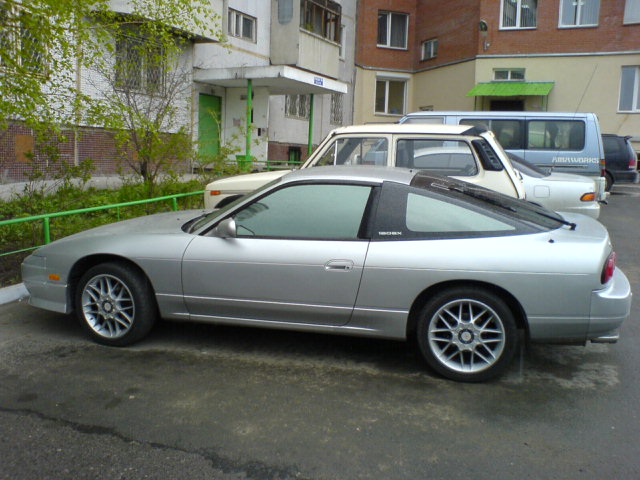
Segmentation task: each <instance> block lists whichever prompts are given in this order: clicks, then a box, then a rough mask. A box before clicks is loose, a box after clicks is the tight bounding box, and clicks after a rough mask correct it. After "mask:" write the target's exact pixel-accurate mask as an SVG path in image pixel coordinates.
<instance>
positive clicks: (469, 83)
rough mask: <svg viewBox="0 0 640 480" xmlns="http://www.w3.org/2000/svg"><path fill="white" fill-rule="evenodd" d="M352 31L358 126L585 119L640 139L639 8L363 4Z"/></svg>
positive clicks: (628, 2) (367, 0)
mask: <svg viewBox="0 0 640 480" xmlns="http://www.w3.org/2000/svg"><path fill="white" fill-rule="evenodd" d="M358 24H359V29H358V44H357V51H356V72H357V73H356V84H355V90H356V106H355V113H354V117H355V121H356V122H357V123H362V122H381V121H395V120H396V119H397V118H398V117H400V116H402V115H403V114H404V113H407V112H410V111H418V110H533V111H536V110H538V111H568V112H574V111H576V112H577V111H581V112H595V113H597V114H598V116H599V119H600V123H601V126H602V130H603V132H606V133H616V134H620V135H632V136H634V137H640V1H638V0H580V1H578V2H576V1H574V0H553V1H545V2H542V1H538V0H451V1H449V2H439V1H435V0H413V1H412V0H399V1H396V0H394V1H389V0H361V1H360V3H359V7H358ZM638 147H639V149H640V145H638Z"/></svg>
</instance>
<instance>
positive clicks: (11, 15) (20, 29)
mask: <svg viewBox="0 0 640 480" xmlns="http://www.w3.org/2000/svg"><path fill="white" fill-rule="evenodd" d="M42 28H45V27H44V22H43V21H42V19H40V18H38V17H36V16H33V15H30V14H28V13H26V12H24V11H21V9H20V8H19V7H18V6H16V5H9V4H7V3H5V2H0V49H1V50H0V66H3V67H5V68H9V69H11V68H15V69H19V68H20V67H22V68H24V69H26V70H29V71H31V72H33V73H36V74H44V73H45V72H46V60H45V50H44V48H45V47H43V45H42V44H41V42H40V41H39V40H38V34H37V32H38V30H39V29H42Z"/></svg>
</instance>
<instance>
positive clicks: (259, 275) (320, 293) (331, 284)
mask: <svg viewBox="0 0 640 480" xmlns="http://www.w3.org/2000/svg"><path fill="white" fill-rule="evenodd" d="M372 191H373V187H372V186H371V185H348V184H322V185H316V184H304V183H303V184H295V185H289V186H285V187H284V188H280V189H278V190H275V191H271V192H269V193H268V194H267V195H266V196H263V197H262V198H260V199H258V200H257V201H255V202H253V203H251V204H249V205H244V206H243V207H241V208H240V209H239V210H237V211H235V212H233V213H232V214H231V217H230V218H232V219H233V221H234V222H235V232H236V233H235V236H233V237H228V238H220V237H217V236H207V235H202V236H199V237H197V238H196V239H194V241H193V242H192V243H191V244H190V245H189V247H188V248H187V250H186V252H185V255H184V257H183V267H182V280H183V290H184V297H185V302H186V305H187V307H188V309H189V312H190V314H191V315H192V316H193V317H194V318H197V319H200V320H202V319H207V318H211V319H218V320H222V321H224V320H225V319H226V320H233V321H244V322H254V323H255V322H278V323H299V324H321V325H344V324H346V323H347V322H348V321H349V319H350V317H351V313H352V311H353V306H354V303H355V298H356V295H357V292H358V287H359V285H360V279H361V276H362V269H363V265H364V260H365V257H366V253H367V248H368V245H369V242H368V240H367V239H364V238H361V235H360V232H361V228H362V222H363V218H364V216H365V211H367V205H368V203H369V201H370V197H371V198H372Z"/></svg>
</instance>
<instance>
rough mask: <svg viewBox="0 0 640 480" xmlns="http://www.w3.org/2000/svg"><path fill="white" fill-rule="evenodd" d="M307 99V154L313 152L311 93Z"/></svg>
mask: <svg viewBox="0 0 640 480" xmlns="http://www.w3.org/2000/svg"><path fill="white" fill-rule="evenodd" d="M310 97H311V98H310V99H309V143H308V145H307V155H311V153H312V152H313V93H312V94H311V95H310Z"/></svg>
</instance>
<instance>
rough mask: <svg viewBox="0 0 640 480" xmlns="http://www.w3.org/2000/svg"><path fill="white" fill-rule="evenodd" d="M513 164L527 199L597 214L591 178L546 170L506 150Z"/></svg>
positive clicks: (597, 205)
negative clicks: (519, 175) (519, 176)
mask: <svg viewBox="0 0 640 480" xmlns="http://www.w3.org/2000/svg"><path fill="white" fill-rule="evenodd" d="M508 155H509V159H510V160H511V164H512V165H513V168H515V169H516V170H517V171H518V172H519V173H520V174H521V175H522V182H523V184H524V189H525V192H526V199H527V200H529V201H530V202H533V203H537V204H540V205H544V206H545V207H546V208H548V209H550V210H555V211H562V212H571V213H582V214H584V215H588V216H590V217H592V218H598V216H599V215H600V203H599V202H598V201H597V200H596V187H595V184H594V182H593V179H592V178H590V177H586V176H584V175H575V174H572V173H556V172H551V173H549V172H547V171H546V170H544V169H542V168H540V167H537V166H536V165H533V164H532V163H531V162H527V161H526V160H524V159H522V158H520V157H518V156H516V155H512V154H508Z"/></svg>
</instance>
